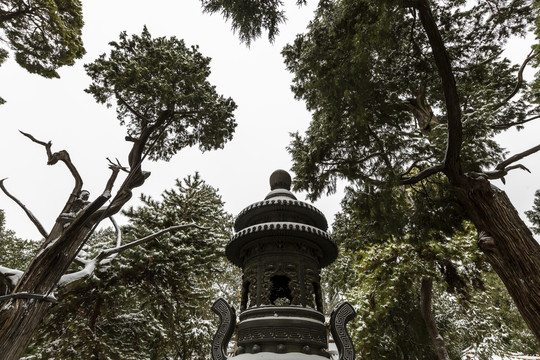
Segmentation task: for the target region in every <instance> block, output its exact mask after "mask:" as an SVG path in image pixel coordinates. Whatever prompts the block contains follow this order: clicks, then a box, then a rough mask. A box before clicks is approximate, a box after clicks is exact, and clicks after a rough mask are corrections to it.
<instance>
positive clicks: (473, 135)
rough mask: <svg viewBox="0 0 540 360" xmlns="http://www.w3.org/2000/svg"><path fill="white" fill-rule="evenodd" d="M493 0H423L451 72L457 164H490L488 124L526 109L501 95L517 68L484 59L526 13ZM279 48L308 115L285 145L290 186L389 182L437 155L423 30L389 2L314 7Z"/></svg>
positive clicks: (438, 135)
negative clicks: (456, 100) (457, 113)
mask: <svg viewBox="0 0 540 360" xmlns="http://www.w3.org/2000/svg"><path fill="white" fill-rule="evenodd" d="M499 3H500V4H498V5H499V6H500V9H502V10H504V9H506V10H504V11H502V10H501V12H499V11H497V10H495V9H491V8H490V6H491V5H490V3H488V2H479V3H478V4H475V5H474V6H473V7H472V8H465V7H464V4H461V3H460V2H433V7H434V11H435V13H436V18H437V21H438V25H439V27H440V29H441V32H442V36H443V40H444V41H445V44H447V46H448V51H449V53H450V57H451V59H452V64H453V66H454V67H455V69H458V70H457V71H456V76H457V79H456V81H457V84H458V88H459V93H460V97H461V101H462V104H463V109H462V112H463V114H464V119H463V123H464V142H463V149H462V153H461V154H462V155H461V157H462V160H463V164H464V165H463V166H464V170H465V171H475V172H478V171H480V170H485V169H486V167H488V166H491V165H493V164H494V163H496V162H498V161H499V160H501V155H502V154H503V152H502V150H501V148H500V147H499V146H498V145H497V144H496V143H495V142H494V141H493V140H492V137H493V136H494V135H495V134H496V132H497V130H496V129H494V128H493V127H494V126H495V125H498V124H501V123H506V122H509V121H513V120H520V119H523V118H524V117H525V115H526V105H525V104H524V103H523V101H522V100H516V101H510V102H508V103H504V102H503V100H504V99H505V97H506V96H507V95H508V94H509V93H510V92H511V90H512V89H513V87H514V85H515V82H516V77H515V73H516V71H517V67H515V66H511V65H510V63H509V62H508V61H507V60H506V59H501V58H498V57H496V55H497V54H498V53H499V52H500V51H501V46H502V45H503V44H504V43H505V41H506V40H507V38H508V36H510V35H511V34H522V33H523V32H524V31H525V29H526V26H527V21H530V20H532V19H531V14H530V11H531V8H530V5H528V4H527V3H526V2H518V3H516V2H512V5H508V4H505V2H502V1H500V2H499ZM510 6H511V7H512V11H510V10H509V9H508V8H507V7H510ZM501 14H505V15H506V16H507V17H502V15H501ZM494 19H496V21H495V20H494ZM473 24H474V26H473ZM283 54H284V56H285V61H286V64H287V67H288V69H289V70H290V71H291V72H293V74H294V75H295V77H294V84H293V91H294V92H295V95H296V97H297V98H299V99H303V100H304V101H305V102H306V105H307V107H308V109H309V110H312V111H313V120H312V123H311V125H310V127H309V129H308V130H307V132H306V135H305V136H300V135H299V134H295V135H294V138H293V142H292V143H291V146H290V152H291V154H292V156H293V159H294V166H293V170H294V171H295V172H296V174H297V178H296V188H298V189H307V190H309V191H310V193H311V195H312V197H313V198H317V197H318V196H319V195H320V194H321V193H322V192H323V191H325V190H326V191H330V192H332V191H333V190H334V188H335V182H336V180H337V179H339V178H343V179H347V180H348V181H351V182H359V183H361V184H371V185H374V186H377V187H381V188H382V187H385V188H386V187H394V186H395V185H396V184H399V182H400V179H401V177H402V176H403V175H411V174H412V173H414V172H415V171H418V170H422V169H425V168H427V167H429V166H431V165H434V164H437V163H440V162H441V161H442V160H443V157H444V153H445V148H446V124H445V122H446V119H445V113H444V112H443V109H444V108H445V105H444V102H443V100H444V97H443V94H442V92H441V89H440V86H439V82H440V80H439V75H438V73H437V69H436V67H435V65H434V62H433V59H432V55H431V53H430V51H429V46H428V44H427V39H426V36H425V35H424V33H423V31H422V29H421V25H420V24H419V20H418V19H417V16H416V14H415V13H414V12H412V11H411V10H408V9H404V8H402V7H400V6H399V5H398V4H397V2H392V1H368V0H343V1H337V2H332V3H326V2H325V3H324V6H322V5H321V6H320V7H319V9H318V12H317V14H316V17H315V19H314V20H313V21H312V22H311V24H310V26H309V29H308V32H307V33H306V34H303V35H299V36H298V37H297V39H296V41H295V42H294V44H292V45H289V46H287V47H286V48H285V49H284V50H283ZM411 166H412V169H411V170H412V173H411V172H410V171H409V168H410V167H411ZM364 186H367V185H364Z"/></svg>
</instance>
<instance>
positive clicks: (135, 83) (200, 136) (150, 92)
mask: <svg viewBox="0 0 540 360" xmlns="http://www.w3.org/2000/svg"><path fill="white" fill-rule="evenodd" d="M110 45H111V47H112V50H111V52H110V54H109V55H106V54H103V55H101V56H100V57H99V58H98V59H97V60H96V61H94V62H93V63H91V64H87V65H85V68H86V71H87V73H88V75H89V76H90V77H91V78H92V81H93V82H92V84H91V85H90V87H89V88H88V89H87V90H86V91H87V92H88V93H90V94H92V95H93V96H94V98H95V99H96V100H97V101H98V102H99V103H106V104H107V105H108V106H111V105H112V103H113V100H115V101H116V110H117V117H118V120H120V123H121V124H122V125H126V127H127V131H128V135H129V137H128V138H129V139H131V141H138V140H141V139H142V140H145V141H147V142H148V144H149V145H148V147H149V148H150V147H151V151H150V153H149V157H150V159H153V160H157V159H169V158H170V157H171V156H172V155H174V154H175V153H176V152H177V151H178V150H179V149H182V148H184V147H188V146H193V145H196V144H199V148H200V149H201V150H202V151H205V150H211V149H218V148H221V147H223V145H224V143H225V142H226V141H228V140H230V139H231V138H232V134H233V132H234V129H235V127H236V123H235V121H234V117H233V111H234V109H235V108H236V105H235V103H234V102H233V100H232V99H230V98H224V97H223V96H221V95H218V94H217V92H216V89H215V87H214V86H212V85H211V84H210V83H209V82H208V80H207V78H208V76H209V75H210V67H209V63H210V58H207V57H204V56H203V55H202V54H201V53H200V52H199V51H198V50H197V47H196V46H192V47H191V48H188V47H187V46H186V45H185V44H184V41H183V40H179V39H177V38H176V37H171V38H165V37H161V38H155V39H152V37H151V35H150V33H149V32H148V30H147V29H146V27H145V28H144V30H143V32H142V34H141V35H140V36H137V35H133V36H131V37H128V35H127V34H126V33H125V32H123V33H122V34H120V41H118V42H111V43H110ZM154 143H155V145H154ZM152 146H153V147H152Z"/></svg>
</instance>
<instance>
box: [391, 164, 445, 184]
mask: <svg viewBox="0 0 540 360" xmlns="http://www.w3.org/2000/svg"><path fill="white" fill-rule="evenodd" d="M444 168H445V166H444V165H443V164H437V165H433V166H430V167H428V168H426V169H424V170H422V171H420V172H419V173H418V174H415V175H413V176H409V177H402V178H401V184H402V185H412V184H416V183H417V182H419V181H422V180H424V179H425V178H427V177H430V176H431V175H435V174H437V173H439V172H441V171H443V170H444Z"/></svg>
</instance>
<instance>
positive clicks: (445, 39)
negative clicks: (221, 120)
mask: <svg viewBox="0 0 540 360" xmlns="http://www.w3.org/2000/svg"><path fill="white" fill-rule="evenodd" d="M202 3H203V6H204V8H205V9H206V10H207V11H210V12H220V13H221V14H223V15H224V16H225V17H226V18H227V19H230V20H231V21H232V25H233V29H235V30H238V31H239V33H240V38H241V39H243V40H245V41H246V40H249V39H253V38H256V37H257V36H259V35H260V33H261V30H262V29H266V30H268V31H269V35H270V37H271V38H272V36H273V35H274V34H276V33H277V29H278V25H279V23H280V22H281V21H283V19H284V14H283V13H282V9H281V6H282V2H280V1H266V0H259V1H253V2H249V5H250V6H242V5H238V4H237V2H234V1H226V0H202ZM303 3H304V1H299V2H298V4H303ZM538 6H539V5H538V2H537V1H532V0H518V1H510V0H496V1H465V0H457V1H446V0H383V1H381V0H335V1H334V0H320V1H319V2H318V8H317V10H316V12H315V17H314V19H313V20H312V21H311V23H310V25H309V26H308V29H307V31H306V33H305V34H301V35H298V36H297V38H296V40H295V42H294V43H293V44H290V45H288V46H287V47H286V48H285V49H284V50H283V55H284V56H285V63H286V65H287V68H288V69H289V70H290V71H291V72H292V73H293V74H294V79H293V86H292V89H293V91H294V93H295V96H296V97H297V98H298V99H302V100H304V101H305V103H306V106H307V108H308V110H310V111H312V113H313V118H312V122H311V124H310V126H309V128H308V130H307V131H306V133H305V135H303V136H302V135H300V134H294V135H293V141H292V143H291V145H290V148H289V150H290V153H291V155H292V157H293V171H294V172H295V173H296V175H297V177H296V179H295V181H296V182H295V189H297V190H307V191H308V192H309V194H310V196H311V198H312V199H316V198H318V197H319V196H320V195H321V194H322V193H324V192H330V193H331V192H333V191H335V190H336V183H337V181H338V180H340V179H342V180H345V181H347V182H348V183H349V184H350V188H349V190H348V194H347V196H348V197H349V198H355V200H354V201H355V202H356V203H357V206H356V208H357V209H359V210H358V211H359V212H363V214H361V216H365V217H363V218H362V219H361V220H360V221H361V222H362V223H363V224H365V225H366V226H368V227H369V228H370V229H369V230H368V231H375V232H378V233H379V234H380V235H385V236H382V237H381V239H387V238H389V237H391V236H402V234H404V233H408V232H410V231H411V230H412V231H413V232H422V231H425V232H427V233H429V232H431V231H433V232H435V234H437V237H438V236H439V235H440V234H441V233H444V234H446V236H447V237H448V236H449V237H452V236H453V235H454V234H457V233H459V232H460V231H461V226H462V224H463V221H464V220H470V221H472V223H473V224H474V225H475V227H476V228H477V231H478V234H479V242H480V245H481V246H480V248H481V250H482V251H483V253H484V254H485V256H486V259H487V261H488V262H489V264H490V265H491V266H492V268H493V270H494V271H495V272H496V273H497V274H498V276H499V277H500V278H501V280H502V281H503V283H504V285H505V286H506V288H507V289H508V291H509V293H510V295H511V296H512V298H513V299H514V301H515V303H516V306H517V308H518V309H519V311H520V313H521V315H522V317H523V319H524V320H525V321H526V323H527V325H528V326H529V328H530V329H531V330H532V331H533V333H534V334H535V336H536V338H537V339H538V340H539V341H540V273H539V272H538V269H539V268H540V257H538V256H537V254H538V253H540V244H539V243H538V242H537V241H536V240H535V239H534V237H533V236H532V233H531V231H530V230H529V229H528V228H527V226H526V225H525V223H524V222H523V221H522V219H521V218H520V217H519V214H518V213H517V211H516V210H515V208H514V207H513V205H512V204H511V202H510V200H509V199H508V197H507V196H506V194H504V192H503V191H501V190H499V189H498V188H496V187H495V186H494V185H492V184H491V183H490V181H489V180H493V179H501V180H503V181H504V176H505V175H506V174H507V173H508V171H511V170H515V169H524V170H526V168H525V167H524V166H522V165H521V164H518V163H517V162H518V161H519V160H521V159H522V158H524V157H525V156H529V155H531V154H533V153H535V152H538V151H540V145H538V146H535V147H533V148H530V149H528V150H525V151H522V152H521V153H519V154H516V155H514V156H511V157H508V158H506V159H504V157H505V155H506V154H505V152H504V150H503V149H502V148H501V147H500V146H499V145H498V144H497V142H496V141H495V140H494V136H495V135H497V134H498V133H500V132H501V131H504V130H507V129H510V128H514V127H515V128H517V129H520V128H522V127H523V125H524V124H525V123H527V122H529V121H533V120H536V119H538V118H539V116H538V104H540V101H539V96H538V94H539V93H540V92H539V91H538V89H539V88H540V76H537V78H536V80H535V82H534V83H533V84H532V86H529V85H528V84H527V82H526V81H524V80H523V70H524V69H525V67H526V66H527V65H528V64H533V65H535V66H537V65H538V64H539V60H538V59H539V58H538V51H539V47H538V45H535V46H533V48H532V51H530V53H529V54H528V55H527V54H526V53H524V54H523V58H524V62H523V64H522V65H521V66H518V65H512V64H511V62H510V61H509V60H508V59H507V58H505V57H503V56H502V53H503V50H504V49H505V46H506V45H507V42H508V40H509V39H510V38H511V37H512V36H524V35H525V34H526V33H527V32H528V31H531V30H533V31H535V32H536V34H537V35H538V34H539V33H540V30H539V29H540V27H539V26H538V24H539V20H538V19H539V18H538ZM518 94H520V96H517V95H518ZM411 187H412V188H413V189H412V190H413V191H414V194H413V193H412V192H411V191H408V190H411ZM403 225H407V226H403ZM422 228H424V230H422ZM428 235H429V234H428ZM413 237H416V234H413ZM437 237H435V238H437ZM419 238H422V239H424V240H422V241H430V239H431V238H432V237H431V236H427V237H426V236H422V237H419Z"/></svg>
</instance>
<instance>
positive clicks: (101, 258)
mask: <svg viewBox="0 0 540 360" xmlns="http://www.w3.org/2000/svg"><path fill="white" fill-rule="evenodd" d="M111 221H112V222H113V224H114V225H115V228H116V232H117V243H116V246H115V247H113V248H110V249H106V250H103V251H101V252H100V253H99V254H98V255H97V256H96V257H95V258H94V259H92V260H83V261H84V268H83V269H82V270H80V271H76V272H73V273H70V274H65V275H63V276H62V277H61V278H60V281H59V282H58V287H60V288H61V287H65V286H67V285H69V284H72V283H74V282H76V281H79V280H82V279H85V278H87V277H89V276H90V275H92V274H93V273H94V271H95V270H96V268H97V267H99V266H104V265H108V264H110V263H111V261H112V260H113V259H114V258H115V257H116V255H117V254H118V253H120V252H122V251H124V250H127V249H131V248H134V247H136V246H139V245H142V244H145V243H147V242H150V241H152V240H154V239H156V238H157V237H159V236H160V235H163V234H165V233H169V232H176V231H179V230H184V229H188V228H197V229H201V230H209V228H207V227H203V226H200V225H197V224H194V223H189V224H181V225H175V226H171V227H168V228H166V229H163V230H160V231H157V232H155V233H153V234H151V235H148V236H145V237H143V238H141V239H139V240H135V241H132V242H130V243H127V244H124V245H120V242H121V235H120V228H119V227H118V224H116V222H115V221H114V220H113V219H112V218H111ZM80 260H81V259H80Z"/></svg>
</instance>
